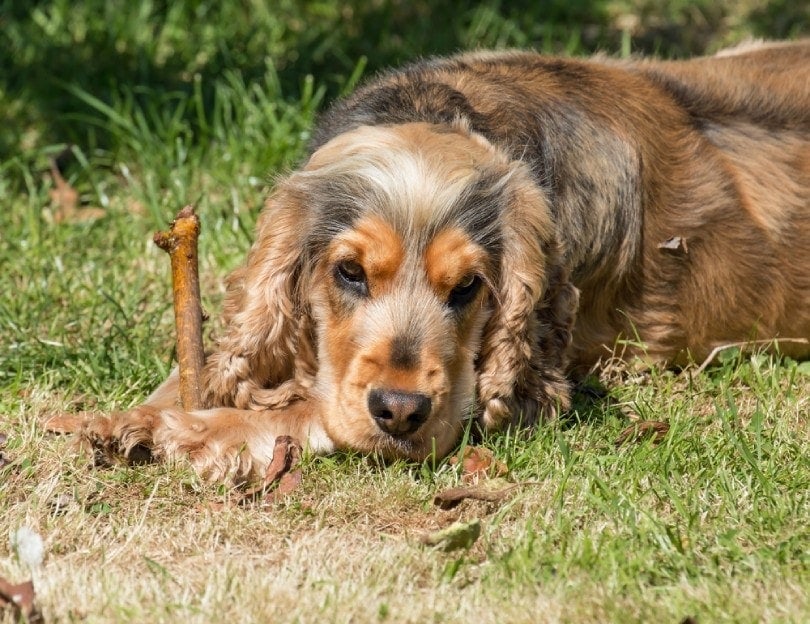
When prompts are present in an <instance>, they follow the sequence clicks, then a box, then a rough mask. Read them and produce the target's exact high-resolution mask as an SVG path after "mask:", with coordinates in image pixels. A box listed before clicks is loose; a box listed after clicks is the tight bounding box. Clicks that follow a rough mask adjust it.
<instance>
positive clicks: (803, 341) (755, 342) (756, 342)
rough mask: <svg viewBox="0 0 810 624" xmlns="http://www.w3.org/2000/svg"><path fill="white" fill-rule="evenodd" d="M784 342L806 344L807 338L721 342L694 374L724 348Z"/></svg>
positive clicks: (698, 373) (706, 365) (704, 368)
mask: <svg viewBox="0 0 810 624" xmlns="http://www.w3.org/2000/svg"><path fill="white" fill-rule="evenodd" d="M782 342H786V343H790V344H808V342H810V341H808V340H807V338H764V339H762V340H743V341H741V342H729V343H727V344H722V345H718V346H716V347H715V348H714V349H712V352H711V353H709V356H708V357H707V358H706V359H705V360H703V364H701V365H700V366H699V367H698V369H697V371H695V374H696V375H700V373H702V372H703V371H704V370H706V368H708V366H709V364H711V363H712V361H713V360H714V358H716V357H717V354H718V353H720V352H721V351H725V350H726V349H731V348H732V347H740V348H742V347H753V346H756V345H767V344H775V345H778V344H779V343H782Z"/></svg>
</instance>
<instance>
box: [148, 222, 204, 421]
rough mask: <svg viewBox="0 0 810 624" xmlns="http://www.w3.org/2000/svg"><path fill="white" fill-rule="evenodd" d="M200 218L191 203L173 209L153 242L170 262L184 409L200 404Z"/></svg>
mask: <svg viewBox="0 0 810 624" xmlns="http://www.w3.org/2000/svg"><path fill="white" fill-rule="evenodd" d="M199 234H200V219H199V217H198V216H197V215H196V214H195V213H194V207H193V206H186V207H185V208H183V209H182V210H181V211H180V212H178V213H177V216H176V217H175V219H174V221H172V225H171V228H170V229H169V231H168V232H156V233H155V236H154V241H155V244H156V245H157V246H158V247H160V248H161V249H162V250H163V251H165V252H167V253H168V254H169V257H170V258H171V263H172V290H173V292H174V322H175V327H176V330H177V362H178V364H179V366H180V402H181V403H182V405H183V409H185V410H193V409H198V408H200V407H202V382H201V378H202V368H203V364H204V360H205V353H204V351H203V342H202V322H203V312H202V305H201V304H200V277H199V272H198V266H197V238H198V236H199Z"/></svg>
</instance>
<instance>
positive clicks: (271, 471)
mask: <svg viewBox="0 0 810 624" xmlns="http://www.w3.org/2000/svg"><path fill="white" fill-rule="evenodd" d="M301 452H302V447H301V443H300V442H299V441H298V440H296V439H295V438H293V437H292V436H278V437H277V438H276V442H275V445H274V446H273V458H272V459H271V460H270V464H269V465H268V466H267V470H266V471H265V473H264V479H263V480H262V482H261V483H260V484H259V485H257V486H256V487H253V488H250V489H249V490H247V491H246V492H245V494H244V496H243V498H242V500H243V501H251V500H255V499H256V498H260V497H262V496H265V495H267V494H268V492H270V491H271V490H272V491H273V493H272V496H271V498H272V500H274V501H276V500H279V499H280V498H281V497H283V496H286V495H287V494H289V493H290V492H292V491H293V490H295V489H296V488H297V487H298V486H299V485H301V482H302V480H303V475H302V474H301V471H300V470H295V471H293V468H295V467H296V466H297V465H298V464H299V463H300V462H301ZM276 485H277V487H275V489H274V488H273V486H276Z"/></svg>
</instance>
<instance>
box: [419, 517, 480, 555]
mask: <svg viewBox="0 0 810 624" xmlns="http://www.w3.org/2000/svg"><path fill="white" fill-rule="evenodd" d="M480 535H481V521H480V520H479V519H478V518H475V519H474V520H471V521H470V522H454V523H453V524H451V525H450V526H449V527H446V528H444V529H441V530H439V531H435V532H433V533H426V534H424V535H422V536H421V538H420V541H421V542H422V543H423V544H425V545H426V546H433V547H435V548H437V549H439V550H443V551H444V552H450V551H452V550H459V549H461V548H465V549H466V548H470V546H472V545H473V544H474V543H475V541H476V540H477V539H478V538H479V536H480Z"/></svg>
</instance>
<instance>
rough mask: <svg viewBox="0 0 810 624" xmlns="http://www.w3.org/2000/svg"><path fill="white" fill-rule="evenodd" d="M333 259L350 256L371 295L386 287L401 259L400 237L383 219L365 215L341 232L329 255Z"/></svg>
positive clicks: (401, 245) (402, 252) (402, 249)
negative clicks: (359, 269) (366, 279)
mask: <svg viewBox="0 0 810 624" xmlns="http://www.w3.org/2000/svg"><path fill="white" fill-rule="evenodd" d="M331 255H332V257H333V258H336V257H337V258H348V257H352V259H354V260H355V261H357V262H358V263H359V264H360V265H361V266H362V267H363V270H364V271H365V273H366V276H367V278H368V281H369V290H370V291H371V293H372V296H374V295H375V294H378V293H379V292H380V291H385V290H388V289H389V288H390V284H391V283H392V282H393V280H394V279H395V276H396V275H397V272H398V271H399V270H400V267H401V266H402V263H403V261H404V258H405V249H404V247H403V243H402V239H401V238H400V236H399V235H398V234H397V233H396V232H394V230H393V229H391V226H390V225H388V224H387V223H386V222H385V221H384V220H383V219H381V218H380V217H378V216H375V215H369V216H367V217H364V218H362V219H360V220H359V221H358V222H357V223H356V224H355V226H354V228H353V229H352V230H349V231H348V232H346V233H344V234H343V235H342V236H341V237H340V238H339V239H338V242H337V244H336V246H335V248H334V250H333V252H332V254H331Z"/></svg>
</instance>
